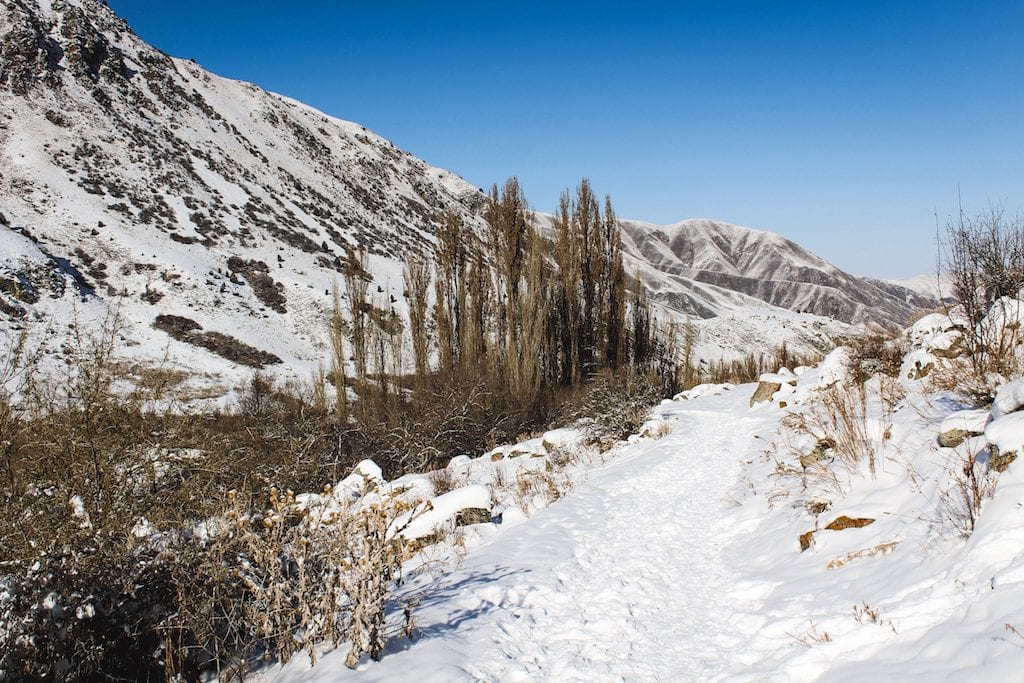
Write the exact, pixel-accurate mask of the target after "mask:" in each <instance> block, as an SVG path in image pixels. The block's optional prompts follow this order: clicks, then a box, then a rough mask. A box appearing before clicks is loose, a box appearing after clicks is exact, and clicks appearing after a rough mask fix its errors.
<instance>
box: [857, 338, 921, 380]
mask: <svg viewBox="0 0 1024 683" xmlns="http://www.w3.org/2000/svg"><path fill="white" fill-rule="evenodd" d="M845 345H846V346H848V347H850V349H852V351H853V353H852V355H851V358H850V366H849V370H850V375H851V377H850V379H851V380H852V381H854V382H857V383H861V384H863V383H864V382H866V381H868V380H869V379H871V378H872V377H874V376H875V375H876V374H882V375H885V376H887V377H896V376H898V375H899V373H900V366H901V365H902V363H903V356H904V355H905V354H906V353H907V351H908V350H909V349H908V348H907V344H906V342H905V341H904V340H903V338H902V337H894V336H891V335H885V334H879V333H870V334H864V335H859V336H856V337H852V338H850V339H847V340H845Z"/></svg>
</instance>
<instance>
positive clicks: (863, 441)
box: [783, 382, 876, 476]
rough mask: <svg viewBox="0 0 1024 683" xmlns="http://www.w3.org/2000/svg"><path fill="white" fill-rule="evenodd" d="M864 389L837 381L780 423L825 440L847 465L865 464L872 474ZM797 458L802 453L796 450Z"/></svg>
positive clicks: (872, 448) (872, 451)
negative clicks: (804, 408) (803, 407)
mask: <svg viewBox="0 0 1024 683" xmlns="http://www.w3.org/2000/svg"><path fill="white" fill-rule="evenodd" d="M867 405H868V399H867V389H866V388H865V385H864V384H862V383H859V382H849V383H847V382H838V383H836V384H834V385H833V386H831V387H828V388H826V389H822V390H821V391H819V392H817V394H815V396H814V398H813V400H811V401H809V402H808V403H807V407H806V410H802V411H794V412H791V413H789V414H787V415H786V416H785V417H784V418H783V426H784V427H785V428H786V429H788V430H790V431H792V432H795V433H797V434H804V435H807V436H810V437H812V438H813V439H815V440H816V441H818V442H819V444H820V443H823V442H825V441H827V444H828V446H827V448H828V450H829V451H831V452H832V453H834V454H835V456H837V457H838V458H839V459H840V460H841V461H842V462H843V463H845V464H846V465H847V466H848V467H850V468H856V467H859V466H860V465H861V464H862V463H865V462H866V463H867V464H868V470H869V471H870V473H871V475H872V476H874V475H875V468H876V462H875V460H876V455H875V449H876V444H875V443H874V441H873V439H872V437H871V434H870V432H869V428H868V414H867ZM795 455H796V456H797V457H798V458H799V457H802V456H804V455H806V454H804V453H796V454H795Z"/></svg>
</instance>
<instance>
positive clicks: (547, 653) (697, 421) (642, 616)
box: [464, 411, 751, 681]
mask: <svg viewBox="0 0 1024 683" xmlns="http://www.w3.org/2000/svg"><path fill="white" fill-rule="evenodd" d="M674 416H675V417H676V419H677V420H678V422H679V424H678V426H676V428H675V430H674V431H673V433H672V434H670V435H669V436H667V437H665V438H664V439H662V440H660V441H657V442H654V443H652V444H650V445H649V446H647V447H646V448H642V449H641V450H640V451H639V452H637V453H636V454H635V455H632V456H627V458H626V459H625V461H624V462H615V463H614V464H613V465H611V466H609V467H608V468H606V469H604V470H602V471H600V472H598V473H595V476H594V477H593V478H592V479H591V480H590V481H588V482H586V484H584V485H583V486H581V487H580V489H579V490H578V491H576V492H574V493H573V494H572V495H571V496H570V497H568V498H567V499H566V500H564V501H562V502H561V503H559V505H557V506H555V507H554V508H551V509H549V512H550V513H551V515H550V516H549V518H548V519H547V520H546V521H547V523H546V525H545V526H547V527H555V526H558V527H560V530H562V531H563V532H564V531H565V530H568V531H567V532H566V534H567V537H568V543H569V545H570V550H569V552H568V553H567V555H568V557H567V559H564V560H562V561H560V562H559V563H557V564H556V565H555V566H554V567H552V568H550V569H548V570H546V571H544V572H540V573H538V572H531V573H530V575H529V580H528V581H521V582H516V583H515V584H514V585H513V586H511V587H510V588H507V589H504V590H503V595H502V596H501V600H500V601H501V602H502V603H503V604H505V605H507V608H506V609H505V610H502V612H501V614H500V615H499V616H496V618H495V619H494V620H493V624H492V626H491V632H490V636H489V637H490V642H489V644H487V645H485V644H483V643H480V642H479V641H478V642H477V647H474V648H473V651H472V655H471V661H470V662H468V663H467V664H465V665H464V670H465V671H466V673H467V674H468V675H469V676H471V677H472V678H474V679H477V680H488V681H490V680H501V681H519V680H524V681H525V680H558V681H598V680H600V681H605V680H607V681H612V680H623V679H630V680H636V679H642V680H695V679H698V680H706V679H709V678H714V677H715V676H716V674H721V673H723V672H725V671H727V670H729V669H730V668H731V666H730V665H731V664H735V663H736V658H735V654H738V646H739V645H740V644H742V643H743V642H744V641H745V640H746V638H747V634H745V633H744V632H743V630H742V628H741V622H740V617H739V615H740V614H741V613H742V612H744V611H746V610H745V609H744V607H745V606H744V605H742V604H737V600H738V598H737V590H736V575H735V573H734V572H733V571H732V570H731V569H730V568H729V567H728V566H727V565H726V564H725V562H724V561H723V559H722V557H721V554H720V552H719V549H720V547H721V545H722V544H723V535H722V533H721V531H722V530H721V528H720V522H719V520H720V519H721V514H720V513H721V511H722V509H723V508H724V506H725V502H724V498H725V496H726V492H727V490H728V488H729V487H730V485H732V484H733V483H734V481H735V480H736V475H737V467H738V466H737V460H738V458H739V457H740V456H741V455H743V454H744V453H746V451H747V448H748V447H749V443H750V441H749V440H750V433H751V432H750V430H749V429H745V428H743V426H742V423H744V422H750V420H748V419H747V418H737V417H736V415H735V414H733V413H726V412H707V411H674ZM529 540H530V539H529V536H526V537H524V541H525V542H529ZM510 596H511V599H510ZM488 597H489V599H491V600H494V598H495V596H488ZM510 603H511V604H510Z"/></svg>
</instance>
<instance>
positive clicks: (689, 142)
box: [109, 0, 1024, 277]
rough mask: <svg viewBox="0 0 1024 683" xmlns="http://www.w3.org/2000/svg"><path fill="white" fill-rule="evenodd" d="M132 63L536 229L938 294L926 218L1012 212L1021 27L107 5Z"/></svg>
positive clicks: (231, 0) (663, 14)
mask: <svg viewBox="0 0 1024 683" xmlns="http://www.w3.org/2000/svg"><path fill="white" fill-rule="evenodd" d="M109 4H110V6H111V7H112V8H113V9H114V10H115V11H116V12H117V13H119V14H120V15H121V16H123V17H125V18H126V19H127V20H128V22H129V24H130V25H131V26H132V28H133V29H134V30H135V31H136V32H137V33H139V35H140V36H142V38H143V39H145V40H147V41H148V42H150V43H152V44H154V45H155V46H156V47H158V48H160V49H162V50H164V51H166V52H168V53H169V54H171V55H173V56H176V57H183V58H194V59H195V60H196V61H197V62H199V63H200V64H201V65H202V66H203V67H205V68H207V69H209V70H210V71H213V72H214V73H217V74H218V75H221V76H225V77H229V78H237V79H242V80H247V81H252V82H253V83H256V84H257V85H259V86H261V87H263V88H266V89H268V90H271V91H274V92H279V93H281V94H284V95H287V96H289V97H292V98H295V99H298V100H301V101H303V102H305V103H308V104H310V105H312V106H314V107H317V108H318V109H321V110H323V111H324V112H326V113H328V114H330V115H332V116H337V117H339V118H342V119H346V120H350V121H355V122H358V123H360V124H362V125H365V126H366V127H368V128H370V129H371V130H373V131H374V132H376V133H378V134H380V135H382V136H384V137H386V138H388V139H389V140H392V141H393V142H394V143H395V144H396V145H398V146H399V147H401V148H403V149H406V150H408V151H410V152H412V153H413V154H415V155H416V156H418V157H421V158H423V159H424V160H426V161H427V162H428V163H430V164H432V165H434V166H439V167H442V168H446V169H449V170H452V171H454V172H455V173H458V174H459V175H461V176H463V177H464V178H466V179H467V180H468V181H470V182H472V183H474V184H476V185H479V186H480V187H488V186H489V185H490V184H491V183H493V182H499V183H500V182H501V181H503V180H504V179H505V178H506V177H508V176H511V175H516V176H518V177H519V178H520V180H521V181H522V183H523V186H524V188H525V190H526V193H527V197H528V198H529V199H530V201H531V202H532V204H533V206H534V208H536V209H537V210H540V211H551V210H553V209H554V208H555V206H556V204H557V200H558V195H559V193H560V192H561V191H562V190H563V189H565V188H567V187H570V186H574V185H575V184H576V182H578V180H579V179H580V178H581V177H584V176H586V177H588V178H590V179H591V181H592V182H593V184H594V186H595V189H596V190H598V191H599V192H601V193H608V194H610V195H611V196H612V199H613V201H614V203H615V206H616V211H617V213H618V214H619V215H620V216H622V217H624V218H631V219H636V220H643V221H650V222H655V223H662V224H667V223H672V222H676V221H678V220H681V219H685V218H697V217H711V218H716V219H720V220H724V221H728V222H731V223H736V224H740V225H745V226H749V227H752V228H757V229H762V230H770V231H773V232H778V233H780V234H782V235H784V236H785V237H787V238H789V239H792V240H794V241H796V242H798V243H800V244H801V245H803V246H805V247H807V248H809V249H810V250H812V251H813V252H815V253H816V254H818V255H819V256H821V257H823V258H825V259H827V260H829V261H831V262H833V263H835V264H837V265H839V266H840V267H842V268H844V269H846V270H849V271H852V272H856V273H860V274H865V275H873V276H877V277H910V276H912V275H916V274H919V273H928V272H934V269H935V246H934V242H935V233H936V225H935V222H936V214H937V217H938V221H939V223H940V224H942V223H944V222H945V220H946V218H947V217H949V216H952V215H954V214H955V213H956V209H957V186H958V184H959V186H960V188H961V191H962V196H963V198H964V207H965V209H966V210H967V211H968V212H969V213H974V212H977V211H979V210H981V209H983V208H985V207H986V206H988V205H989V204H990V203H995V204H1005V206H1006V208H1007V209H1008V210H1009V212H1010V213H1014V212H1016V210H1017V209H1018V207H1019V206H1020V205H1021V195H1020V189H1021V187H1022V186H1024V183H1022V181H1024V173H1022V172H1021V169H1020V167H1019V166H1020V157H1021V153H1022V152H1024V124H1022V123H1021V118H1020V116H1019V112H1020V111H1021V105H1022V104H1024V90H1022V89H1021V88H1020V87H1019V83H1021V82H1022V80H1024V79H1022V77H1024V40H1022V38H1024V30H1022V29H1021V27H1022V26H1024V3H1013V2H980V3H970V4H968V3H955V2H941V1H940V2H860V3H831V2H768V1H767V0H759V1H758V0H744V1H739V0H722V1H717V2H716V1H712V0H708V1H706V2H680V3H640V4H636V5H630V6H629V7H626V6H625V4H623V3H603V2H590V3H586V4H578V5H577V4H572V5H570V4H566V3H557V2H554V3H552V2H546V3H533V2H520V3H516V4H515V5H512V6H509V5H498V4H496V3H461V2H449V3H443V4H439V5H436V6H435V5H433V4H429V3H418V2H378V3H346V2H328V1H326V0H323V1H316V2H295V3H287V4H285V3H279V2H269V1H268V0H252V1H251V2H245V3H242V2H238V1H237V0H221V1H219V2H209V1H208V0H207V1H205V2H198V1H196V0H179V1H176V2H173V3H154V2H151V1H149V0H110V2H109Z"/></svg>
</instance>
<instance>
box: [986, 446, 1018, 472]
mask: <svg viewBox="0 0 1024 683" xmlns="http://www.w3.org/2000/svg"><path fill="white" fill-rule="evenodd" d="M991 450H992V457H991V458H989V461H988V466H989V469H991V470H993V471H995V472H999V473H1002V472H1005V471H1006V469H1007V468H1008V467H1009V466H1010V463H1012V462H1013V461H1014V460H1016V459H1017V451H1007V452H1005V453H1003V452H1000V450H999V446H992V447H991Z"/></svg>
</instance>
